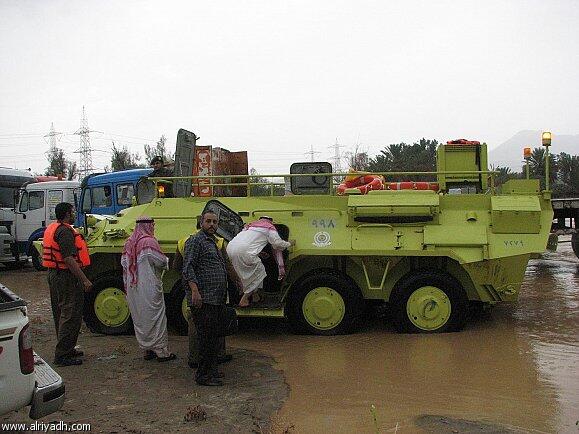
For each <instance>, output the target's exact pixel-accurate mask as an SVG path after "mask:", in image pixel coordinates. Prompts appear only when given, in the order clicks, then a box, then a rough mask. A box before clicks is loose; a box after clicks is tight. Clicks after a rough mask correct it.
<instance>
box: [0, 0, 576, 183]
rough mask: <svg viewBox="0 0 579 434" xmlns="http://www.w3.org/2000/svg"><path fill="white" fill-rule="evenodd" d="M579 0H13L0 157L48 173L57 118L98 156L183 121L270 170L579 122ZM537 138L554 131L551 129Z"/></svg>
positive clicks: (5, 33)
mask: <svg viewBox="0 0 579 434" xmlns="http://www.w3.org/2000/svg"><path fill="white" fill-rule="evenodd" d="M578 77H579V2H577V1H525V2H523V1H484V2H481V1H476V2H475V1H473V2H467V1H460V2H457V1H448V2H443V1H398V2H397V1H360V0H356V1H335V0H332V1H311V0H309V1H272V0H268V1H266V0H264V1H240V0H236V1H227V2H222V1H212V2H208V1H207V2H192V1H182V2H171V1H162V2H161V1H158V2H157V1H139V2H132V1H102V0H99V1H74V2H72V1H71V2H64V1H48V0H43V1H40V0H35V1H32V0H30V1H29V0H19V1H1V0H0V166H10V167H18V168H28V167H31V168H32V169H33V170H35V171H38V172H40V171H43V170H44V168H45V167H46V166H47V162H46V159H45V157H44V152H45V151H46V150H47V148H48V145H47V142H46V141H45V138H43V136H44V135H45V134H47V133H48V132H49V130H50V125H51V122H54V125H55V128H56V130H57V131H59V132H63V133H66V134H65V135H63V136H62V138H61V139H60V142H59V146H61V147H62V148H64V150H65V151H66V152H67V153H68V157H69V158H78V154H73V153H72V151H74V150H76V149H78V145H79V137H78V136H75V135H73V134H72V133H74V132H75V131H76V130H77V129H78V128H79V124H80V117H81V112H82V106H83V105H84V106H85V107H86V112H87V116H88V121H89V127H90V128H91V129H93V130H96V131H100V133H93V134H92V135H91V137H92V142H91V143H92V145H93V147H94V148H95V149H96V151H95V152H94V154H93V158H94V165H95V168H102V167H104V166H105V165H107V164H110V162H109V159H110V155H109V154H107V152H108V151H109V150H110V143H111V139H114V140H115V142H116V143H117V144H119V145H121V146H122V145H127V146H128V147H129V148H130V149H131V150H133V151H138V152H140V153H142V150H143V144H144V143H148V144H153V143H154V142H155V141H156V140H157V139H158V138H159V136H161V134H164V135H165V136H166V137H167V139H168V145H169V147H170V148H171V149H172V148H174V145H175V139H176V133H177V130H178V129H179V128H186V129H189V130H191V131H194V132H195V133H197V135H199V136H200V137H201V142H200V144H211V145H217V146H222V147H225V148H228V149H230V150H247V151H248V152H249V159H250V166H251V167H255V168H257V169H258V170H259V171H260V172H261V173H271V172H287V171H288V168H289V165H290V164H291V163H292V162H295V161H300V160H301V161H308V160H309V158H310V157H309V156H308V155H305V152H307V151H309V150H310V147H311V146H313V147H314V150H315V151H317V152H320V153H319V154H316V160H329V159H330V158H331V157H332V155H333V150H332V149H331V148H330V147H331V146H332V145H333V144H334V143H335V141H336V138H337V139H338V141H339V143H340V144H342V145H344V146H345V147H344V148H342V149H341V151H342V152H343V151H348V150H351V149H352V147H353V146H354V145H355V144H356V143H360V144H361V146H362V148H364V149H367V150H368V151H369V152H370V154H371V155H372V154H375V153H377V152H378V151H379V150H380V149H381V148H383V146H385V145H387V144H389V143H397V142H400V141H405V142H413V141H416V140H418V139H420V138H421V137H426V138H436V139H439V140H448V139H452V138H462V137H465V138H470V139H477V140H484V141H486V142H487V143H489V145H490V147H491V148H492V147H494V146H497V145H498V144H500V143H502V142H503V141H505V140H507V139H508V138H510V137H511V136H512V135H514V134H515V133H516V132H518V131H519V130H523V129H533V130H542V129H550V130H552V131H554V132H555V133H559V134H578V133H579V125H578V123H579V85H578ZM537 145H538V143H537Z"/></svg>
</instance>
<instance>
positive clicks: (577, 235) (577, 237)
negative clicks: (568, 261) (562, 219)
mask: <svg viewBox="0 0 579 434" xmlns="http://www.w3.org/2000/svg"><path fill="white" fill-rule="evenodd" d="M571 247H572V248H573V252H574V253H575V256H577V257H578V258H579V232H573V235H571Z"/></svg>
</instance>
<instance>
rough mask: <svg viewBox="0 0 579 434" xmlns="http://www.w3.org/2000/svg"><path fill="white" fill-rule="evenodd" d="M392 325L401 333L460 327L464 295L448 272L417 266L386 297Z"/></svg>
mask: <svg viewBox="0 0 579 434" xmlns="http://www.w3.org/2000/svg"><path fill="white" fill-rule="evenodd" d="M390 301H391V304H392V306H393V313H394V325H395V326H396V329H397V330H398V331H399V332H401V333H442V332H452V331H458V330H460V329H462V327H463V326H464V324H465V322H466V317H467V312H468V299H467V297H466V294H465V292H464V290H463V288H462V287H461V285H460V284H459V283H458V282H457V281H456V280H455V279H454V278H453V277H451V276H450V275H448V274H446V273H441V272H438V271H431V270H418V271H415V272H412V275H410V276H408V277H406V278H404V279H403V280H402V281H401V282H399V283H398V284H397V286H396V288H395V289H394V291H393V293H392V296H391V297H390Z"/></svg>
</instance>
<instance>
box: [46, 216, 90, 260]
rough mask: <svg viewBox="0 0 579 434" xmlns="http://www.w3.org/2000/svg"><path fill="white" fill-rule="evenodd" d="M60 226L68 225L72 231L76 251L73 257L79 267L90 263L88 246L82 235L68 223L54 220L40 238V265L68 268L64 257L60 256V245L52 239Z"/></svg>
mask: <svg viewBox="0 0 579 434" xmlns="http://www.w3.org/2000/svg"><path fill="white" fill-rule="evenodd" d="M60 226H68V227H69V228H70V230H71V231H72V232H73V233H74V246H75V247H76V248H77V250H78V251H77V253H76V255H74V256H73V258H74V260H75V261H76V262H77V264H78V265H79V266H80V267H86V266H87V265H90V256H89V254H88V247H87V245H86V241H85V240H84V237H83V236H82V235H81V234H79V233H78V232H77V231H76V230H75V229H74V228H73V227H72V226H71V225H69V224H68V223H62V222H55V223H51V224H49V225H48V227H47V228H46V230H45V231H44V237H43V239H42V266H43V267H47V268H57V269H59V270H66V269H67V268H68V265H66V262H64V259H63V258H62V253H60V246H59V245H58V243H57V242H56V240H55V239H54V235H55V234H56V230H57V229H58V228H59V227H60Z"/></svg>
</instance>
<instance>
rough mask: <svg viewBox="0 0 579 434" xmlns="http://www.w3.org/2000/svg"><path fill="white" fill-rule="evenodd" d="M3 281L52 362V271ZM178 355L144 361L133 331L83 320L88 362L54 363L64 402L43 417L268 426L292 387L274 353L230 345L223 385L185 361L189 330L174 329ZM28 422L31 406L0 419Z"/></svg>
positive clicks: (178, 428)
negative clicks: (202, 381) (24, 307)
mask: <svg viewBox="0 0 579 434" xmlns="http://www.w3.org/2000/svg"><path fill="white" fill-rule="evenodd" d="M0 273H2V274H1V281H2V283H3V284H4V285H6V286H7V287H8V288H10V289H11V290H12V291H14V292H15V293H17V294H18V295H20V296H21V297H22V298H24V299H26V300H27V301H29V305H28V309H29V316H30V320H31V323H32V324H33V333H34V349H35V351H36V352H37V353H39V354H40V355H41V356H42V357H43V358H45V359H46V360H47V361H49V362H52V359H53V351H54V345H55V333H54V326H53V322H52V313H51V310H50V298H49V296H48V285H47V283H46V275H45V273H43V272H37V271H34V270H33V269H32V268H26V269H24V270H17V271H4V270H2V271H1V272H0ZM169 341H170V347H171V351H173V352H175V353H176V354H177V355H178V359H177V360H175V361H172V362H167V363H158V362H156V361H149V362H147V361H144V360H143V359H142V353H141V352H140V350H139V348H138V346H137V343H136V341H135V338H134V336H103V335H96V334H93V333H91V332H90V331H88V330H87V329H86V328H85V326H84V325H83V329H82V334H81V336H80V337H79V344H80V345H81V347H82V350H83V351H84V352H85V355H86V357H85V363H84V364H83V365H82V366H71V367H66V368H56V369H57V370H58V372H59V373H60V375H61V376H62V377H63V378H64V381H65V385H66V402H65V404H64V406H63V408H62V410H61V411H59V412H58V413H55V414H53V415H50V416H47V417H45V418H43V419H42V421H45V422H50V421H61V420H62V421H65V422H67V423H90V424H91V427H92V431H91V432H99V433H100V432H102V433H173V432H194V431H199V432H216V433H219V432H257V433H260V432H269V431H270V430H271V428H272V426H271V425H270V420H271V417H272V415H273V414H274V413H275V412H276V411H277V410H278V409H279V408H280V407H281V405H282V403H283V402H284V400H285V399H286V398H287V396H288V393H289V388H288V386H287V384H286V383H285V381H284V378H283V375H282V372H281V371H279V370H277V369H274V368H273V364H274V361H273V360H272V358H271V357H269V356H266V355H263V354H260V353H258V352H256V351H250V350H244V349H240V348H236V347H235V346H230V347H229V350H230V352H231V354H233V357H234V358H233V361H231V362H229V363H226V364H223V365H220V369H221V370H222V371H223V372H224V374H225V376H226V377H225V382H226V385H225V386H224V387H220V388H219V387H217V388H215V387H213V388H212V387H200V386H197V385H196V384H195V383H194V375H193V374H194V371H193V370H191V369H190V368H189V367H187V363H186V362H187V358H186V355H187V337H186V336H176V335H171V336H170V338H169ZM6 421H9V422H30V419H28V417H27V411H26V410H22V411H19V412H17V413H15V414H12V415H9V416H4V417H0V422H6Z"/></svg>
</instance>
